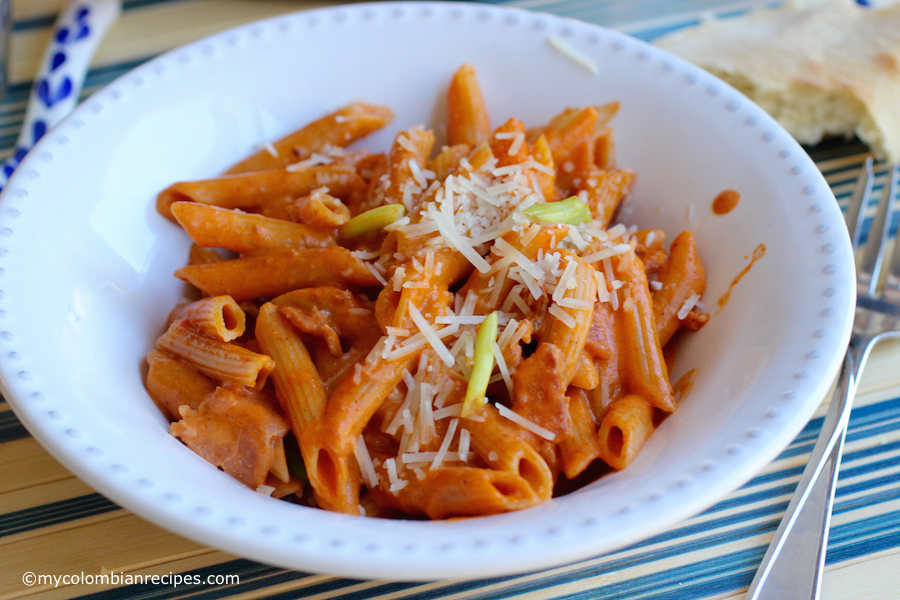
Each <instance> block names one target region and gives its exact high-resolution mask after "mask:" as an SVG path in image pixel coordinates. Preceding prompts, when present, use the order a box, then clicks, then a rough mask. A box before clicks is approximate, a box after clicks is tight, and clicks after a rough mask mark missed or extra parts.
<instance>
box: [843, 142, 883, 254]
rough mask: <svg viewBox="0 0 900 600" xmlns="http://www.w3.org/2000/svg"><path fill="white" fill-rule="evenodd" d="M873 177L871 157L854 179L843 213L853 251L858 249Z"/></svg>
mask: <svg viewBox="0 0 900 600" xmlns="http://www.w3.org/2000/svg"><path fill="white" fill-rule="evenodd" d="M874 181H875V176H874V174H873V172H872V157H871V156H870V157H868V158H867V159H866V164H865V165H863V168H862V169H861V170H860V172H859V177H857V179H856V185H854V186H853V195H851V196H850V202H849V203H848V204H847V212H846V213H844V219H845V221H846V222H847V231H849V232H850V243H851V244H852V245H853V251H854V252H856V249H857V248H858V247H859V236H860V233H861V232H862V226H863V221H864V220H865V215H866V208H865V207H866V206H868V205H869V198H870V197H871V195H872V183H873V182H874Z"/></svg>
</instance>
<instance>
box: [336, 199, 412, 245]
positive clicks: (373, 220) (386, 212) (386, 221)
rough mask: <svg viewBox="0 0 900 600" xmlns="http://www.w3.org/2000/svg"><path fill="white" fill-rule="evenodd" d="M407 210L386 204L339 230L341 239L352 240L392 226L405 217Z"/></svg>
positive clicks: (351, 220)
mask: <svg viewBox="0 0 900 600" xmlns="http://www.w3.org/2000/svg"><path fill="white" fill-rule="evenodd" d="M405 212H406V208H405V207H404V206H403V205H402V204H385V205H384V206H379V207H378V208H373V209H372V210H367V211H366V212H364V213H362V214H361V215H356V216H355V217H353V218H352V219H350V220H349V221H347V222H346V223H344V224H343V225H341V228H340V229H339V230H338V233H340V234H341V237H343V238H345V239H348V240H352V239H353V238H357V237H359V236H361V235H363V234H366V233H369V232H370V231H376V230H378V229H381V228H382V227H384V226H386V225H390V224H391V223H393V222H394V221H396V220H397V219H399V218H400V217H402V216H403V213H405Z"/></svg>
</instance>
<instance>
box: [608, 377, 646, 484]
mask: <svg viewBox="0 0 900 600" xmlns="http://www.w3.org/2000/svg"><path fill="white" fill-rule="evenodd" d="M654 429H655V427H654V425H653V408H652V407H651V406H650V404H649V403H648V402H646V401H645V400H644V399H643V398H641V397H640V396H636V395H634V394H627V395H625V396H622V397H621V398H619V399H618V400H616V401H615V402H614V403H613V404H612V406H610V407H609V410H607V411H606V414H605V415H604V416H603V420H602V421H601V422H600V431H599V432H598V434H597V437H598V439H599V443H600V453H599V454H600V458H602V459H603V461H604V462H606V464H608V465H609V466H611V467H612V468H613V469H616V470H617V471H621V470H622V469H624V468H625V467H627V466H628V465H630V464H631V463H632V462H633V461H634V459H635V457H636V456H637V453H638V452H640V450H641V448H643V447H644V444H646V443H647V440H648V439H650V435H651V434H652V433H653V430H654Z"/></svg>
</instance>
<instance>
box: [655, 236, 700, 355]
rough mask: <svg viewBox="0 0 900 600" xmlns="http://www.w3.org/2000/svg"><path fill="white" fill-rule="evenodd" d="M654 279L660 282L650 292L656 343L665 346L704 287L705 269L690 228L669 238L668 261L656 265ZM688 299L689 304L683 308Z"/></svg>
mask: <svg viewBox="0 0 900 600" xmlns="http://www.w3.org/2000/svg"><path fill="white" fill-rule="evenodd" d="M658 281H659V282H660V284H662V285H661V286H660V288H659V290H657V291H655V292H653V314H654V319H655V321H656V331H657V336H658V337H659V343H660V345H663V346H665V345H666V343H668V341H669V340H670V339H671V338H672V336H673V335H674V334H675V332H676V331H677V330H678V328H679V327H680V326H681V322H682V321H684V320H685V319H686V318H687V316H688V314H689V312H690V310H691V309H692V308H693V306H694V303H696V301H697V300H698V299H699V298H700V296H702V295H703V292H704V291H705V289H706V271H705V270H704V268H703V264H702V263H701V262H700V257H698V256H697V245H696V242H695V241H694V234H692V233H691V232H690V231H684V232H682V233H681V234H679V235H678V237H676V238H675V239H674V240H673V241H672V246H671V248H670V254H669V260H668V261H666V262H665V263H664V264H663V265H662V267H660V269H659V274H658ZM692 298H693V303H692V304H691V306H689V307H688V310H687V311H683V309H684V307H685V303H686V302H689V301H690V299H692Z"/></svg>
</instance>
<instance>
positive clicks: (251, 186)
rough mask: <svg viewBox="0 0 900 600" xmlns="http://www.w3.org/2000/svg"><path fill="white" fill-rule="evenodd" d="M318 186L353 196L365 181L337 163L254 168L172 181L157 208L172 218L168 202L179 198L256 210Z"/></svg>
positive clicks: (277, 203)
mask: <svg viewBox="0 0 900 600" xmlns="http://www.w3.org/2000/svg"><path fill="white" fill-rule="evenodd" d="M320 188H328V191H329V193H330V194H332V195H334V196H337V197H339V198H344V197H347V198H353V197H354V195H360V194H363V193H365V189H366V183H365V181H364V180H363V178H362V177H360V175H359V174H358V173H357V172H356V170H354V169H353V168H352V167H348V166H346V165H339V164H338V165H320V166H313V167H308V168H305V169H298V170H289V169H273V170H269V171H256V172H252V173H241V174H236V175H223V176H221V177H217V178H214V179H206V180H202V181H182V182H179V183H175V184H172V185H171V186H169V187H167V188H166V189H165V190H163V191H162V192H160V193H159V195H158V196H157V199H156V208H157V210H158V211H159V213H160V214H161V215H163V216H164V217H166V218H168V219H174V216H173V215H172V211H171V206H172V204H173V203H175V202H179V201H188V202H199V203H201V204H209V205H212V206H218V207H220V208H240V209H244V210H255V211H259V210H262V209H265V208H267V207H272V206H279V205H283V204H286V203H290V202H291V201H292V199H293V198H296V197H298V196H305V195H307V194H311V193H312V192H313V191H314V190H317V189H320Z"/></svg>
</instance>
